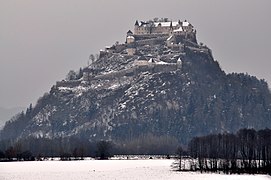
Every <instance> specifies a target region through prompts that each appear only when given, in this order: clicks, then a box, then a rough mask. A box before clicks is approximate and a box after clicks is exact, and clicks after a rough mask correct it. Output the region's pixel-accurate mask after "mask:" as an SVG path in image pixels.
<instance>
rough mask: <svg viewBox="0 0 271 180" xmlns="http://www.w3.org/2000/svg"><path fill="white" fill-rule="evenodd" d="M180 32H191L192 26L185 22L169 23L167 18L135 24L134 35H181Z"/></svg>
mask: <svg viewBox="0 0 271 180" xmlns="http://www.w3.org/2000/svg"><path fill="white" fill-rule="evenodd" d="M182 32H193V26H192V24H190V23H189V22H187V21H186V20H185V21H184V22H181V21H180V20H179V21H176V22H174V21H169V20H168V19H167V18H163V19H160V20H158V19H154V20H150V21H147V22H144V21H140V23H139V22H138V21H136V22H135V27H134V34H135V35H146V34H181V33H182Z"/></svg>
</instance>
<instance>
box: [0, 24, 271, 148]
mask: <svg viewBox="0 0 271 180" xmlns="http://www.w3.org/2000/svg"><path fill="white" fill-rule="evenodd" d="M185 22H186V21H185ZM184 24H185V23H184V22H183V25H184ZM157 26H159V25H157ZM170 26H172V25H170ZM150 27H152V26H150ZM182 27H183V26H182ZM177 30H178V29H175V30H174V31H172V33H173V34H169V35H168V34H159V33H156V34H150V35H148V34H142V35H140V34H133V33H132V32H128V33H127V41H126V43H124V44H115V45H113V46H111V47H107V48H106V49H105V50H104V51H101V52H100V57H99V58H98V59H97V60H96V61H94V62H93V63H92V64H91V65H89V66H88V67H85V68H82V69H81V70H80V71H79V72H78V73H69V79H68V80H62V81H59V82H57V83H56V85H54V86H53V87H52V88H51V91H50V92H49V93H46V94H45V95H44V96H43V97H41V98H40V99H39V100H38V102H37V104H36V106H35V107H33V108H31V109H28V111H27V112H26V113H22V114H20V115H18V117H17V118H15V119H13V120H12V121H10V122H9V123H7V124H6V126H5V127H4V129H3V130H2V131H1V139H2V140H5V139H15V140H18V139H25V138H28V137H34V138H49V139H54V138H59V137H61V138H71V137H77V138H85V139H89V140H91V141H94V140H100V139H106V140H113V141H114V142H117V143H123V142H126V141H133V140H135V139H137V138H140V137H145V136H146V137H148V136H150V134H151V135H153V136H157V137H171V138H172V139H176V140H177V141H178V142H179V143H183V144H186V143H187V142H188V141H189V140H190V139H191V138H192V137H194V136H198V135H206V134H210V133H219V132H236V131H237V130H239V129H241V128H255V129H263V128H266V127H268V128H271V95H270V92H269V90H268V85H267V83H266V82H265V81H264V80H258V79H257V78H256V77H253V76H249V75H247V74H238V73H233V74H226V73H225V72H224V71H222V70H221V68H220V66H219V63H218V62H217V61H215V60H214V59H213V57H212V52H211V50H210V49H209V48H208V47H207V46H204V45H202V44H201V45H200V44H198V43H197V39H196V31H195V30H191V31H190V30H189V29H188V30H186V29H185V28H184V27H183V29H182V32H179V31H177Z"/></svg>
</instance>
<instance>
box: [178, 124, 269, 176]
mask: <svg viewBox="0 0 271 180" xmlns="http://www.w3.org/2000/svg"><path fill="white" fill-rule="evenodd" d="M270 142H271V130H270V129H264V130H259V131H256V130H254V129H241V130H239V131H238V132H237V133H236V134H229V133H226V134H213V135H208V136H203V137H195V138H193V139H192V140H191V141H190V143H189V146H188V154H189V155H190V156H189V158H185V159H180V162H179V170H193V171H195V170H198V171H201V172H203V171H204V172H224V173H250V174H255V173H270V172H271V143H270ZM180 157H182V156H180ZM185 164H186V165H185ZM188 164H189V166H188Z"/></svg>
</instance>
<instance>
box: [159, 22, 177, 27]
mask: <svg viewBox="0 0 271 180" xmlns="http://www.w3.org/2000/svg"><path fill="white" fill-rule="evenodd" d="M159 23H161V26H162V27H169V26H170V24H171V21H169V22H155V23H154V25H155V26H156V27H157V26H158V25H159ZM178 24H179V22H177V21H176V22H172V26H177V25H178Z"/></svg>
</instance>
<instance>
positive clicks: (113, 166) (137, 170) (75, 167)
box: [0, 160, 271, 180]
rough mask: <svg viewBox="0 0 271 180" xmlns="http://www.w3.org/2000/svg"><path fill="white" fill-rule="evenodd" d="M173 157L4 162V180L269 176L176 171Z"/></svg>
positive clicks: (250, 179)
mask: <svg viewBox="0 0 271 180" xmlns="http://www.w3.org/2000/svg"><path fill="white" fill-rule="evenodd" d="M172 163H173V160H84V161H32V162H1V163H0V179H1V180H31V179H35V180H48V179H50V180H62V179H65V180H81V179H83V180H84V179H86V180H87V179H99V180H100V179H132V180H135V179H148V180H149V179H159V180H162V179H183V180H185V179H189V180H194V179H195V180H196V179H204V180H205V179H206V180H207V179H208V180H209V179H211V180H212V179H216V180H217V179H220V180H232V179H236V180H237V179H238V180H260V179H271V177H270V176H267V175H223V174H200V173H195V172H176V171H173V170H172V168H171V165H172Z"/></svg>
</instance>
